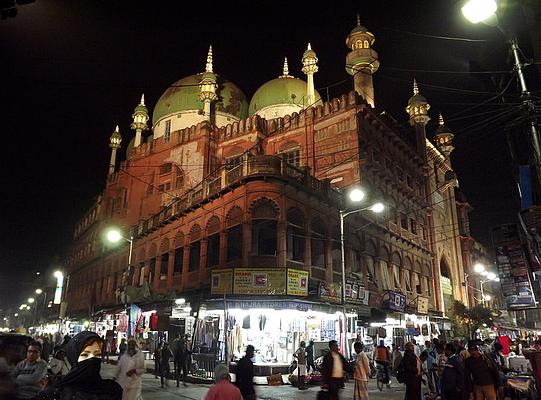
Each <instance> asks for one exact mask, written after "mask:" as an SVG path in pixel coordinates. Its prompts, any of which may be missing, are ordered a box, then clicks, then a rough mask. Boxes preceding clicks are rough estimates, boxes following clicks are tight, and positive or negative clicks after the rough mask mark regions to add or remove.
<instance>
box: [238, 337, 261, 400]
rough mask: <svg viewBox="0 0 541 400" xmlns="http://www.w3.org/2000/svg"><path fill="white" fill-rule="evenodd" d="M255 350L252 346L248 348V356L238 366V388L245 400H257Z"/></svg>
mask: <svg viewBox="0 0 541 400" xmlns="http://www.w3.org/2000/svg"><path fill="white" fill-rule="evenodd" d="M254 353H255V348H254V346H252V345H251V344H249V345H248V346H246V354H245V355H244V357H242V358H241V359H240V360H239V362H238V364H237V382H236V383H237V387H238V388H239V390H240V393H241V394H242V398H243V400H255V398H256V396H255V389H254V363H253V362H252V358H253V357H254Z"/></svg>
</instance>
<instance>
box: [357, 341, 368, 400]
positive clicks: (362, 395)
mask: <svg viewBox="0 0 541 400" xmlns="http://www.w3.org/2000/svg"><path fill="white" fill-rule="evenodd" d="M353 349H354V350H355V353H357V360H356V361H355V369H354V370H353V379H355V387H354V391H353V399H354V400H368V377H369V375H370V365H369V363H368V357H367V356H366V354H364V351H363V350H364V345H363V344H362V343H361V342H355V343H354V344H353Z"/></svg>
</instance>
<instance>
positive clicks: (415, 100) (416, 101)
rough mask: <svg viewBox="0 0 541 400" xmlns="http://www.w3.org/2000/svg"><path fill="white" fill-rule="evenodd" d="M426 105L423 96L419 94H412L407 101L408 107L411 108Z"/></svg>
mask: <svg viewBox="0 0 541 400" xmlns="http://www.w3.org/2000/svg"><path fill="white" fill-rule="evenodd" d="M427 103H428V101H426V98H425V97H424V96H421V95H420V94H419V93H417V94H414V95H413V96H411V97H410V99H409V100H408V105H412V106H419V105H422V104H427Z"/></svg>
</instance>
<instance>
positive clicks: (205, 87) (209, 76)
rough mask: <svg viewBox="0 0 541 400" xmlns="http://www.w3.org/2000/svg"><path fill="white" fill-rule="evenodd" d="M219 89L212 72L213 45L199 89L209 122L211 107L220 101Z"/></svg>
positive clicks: (210, 48)
mask: <svg viewBox="0 0 541 400" xmlns="http://www.w3.org/2000/svg"><path fill="white" fill-rule="evenodd" d="M217 88H218V84H217V83H216V75H215V74H214V72H212V45H211V46H210V47H209V52H208V55H207V65H206V68H205V72H203V76H202V78H201V81H200V82H199V89H200V91H201V92H200V94H199V98H200V99H201V101H202V102H203V103H204V108H203V112H204V115H205V117H206V119H207V121H210V120H211V118H210V117H211V115H210V106H211V103H212V102H213V101H216V100H218V96H216V89H217Z"/></svg>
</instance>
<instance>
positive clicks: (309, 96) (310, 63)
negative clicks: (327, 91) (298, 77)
mask: <svg viewBox="0 0 541 400" xmlns="http://www.w3.org/2000/svg"><path fill="white" fill-rule="evenodd" d="M317 71H318V66H317V57H316V52H315V51H314V50H312V46H310V43H308V48H307V49H306V51H305V52H304V54H303V55H302V72H304V73H305V74H306V77H307V87H306V92H307V93H306V107H312V106H314V105H315V102H316V95H315V93H316V89H315V87H314V74H315V73H316V72H317Z"/></svg>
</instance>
